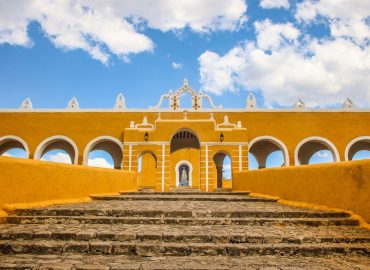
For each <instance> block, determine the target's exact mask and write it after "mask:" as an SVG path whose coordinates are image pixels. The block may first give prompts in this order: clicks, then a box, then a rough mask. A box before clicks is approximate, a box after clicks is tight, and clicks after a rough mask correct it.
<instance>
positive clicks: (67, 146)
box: [34, 135, 78, 164]
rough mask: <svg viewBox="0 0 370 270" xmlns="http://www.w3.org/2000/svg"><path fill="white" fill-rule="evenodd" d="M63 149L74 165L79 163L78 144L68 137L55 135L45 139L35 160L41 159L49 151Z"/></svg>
mask: <svg viewBox="0 0 370 270" xmlns="http://www.w3.org/2000/svg"><path fill="white" fill-rule="evenodd" d="M56 149H61V150H64V151H65V152H66V153H67V154H68V155H69V157H70V158H71V161H72V164H77V162H78V147H77V144H76V143H75V142H74V141H73V140H72V139H70V138H69V137H67V136H64V135H55V136H51V137H49V138H46V139H44V140H43V141H42V142H41V143H40V144H39V145H38V146H37V148H36V151H35V156H34V159H38V160H39V159H41V158H42V156H43V155H44V154H45V153H46V152H49V151H52V150H56Z"/></svg>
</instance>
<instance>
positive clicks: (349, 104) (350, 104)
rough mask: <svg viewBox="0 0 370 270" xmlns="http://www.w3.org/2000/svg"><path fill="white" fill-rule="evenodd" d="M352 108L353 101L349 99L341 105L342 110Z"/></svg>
mask: <svg viewBox="0 0 370 270" xmlns="http://www.w3.org/2000/svg"><path fill="white" fill-rule="evenodd" d="M353 107H355V105H354V104H353V101H352V100H351V99H350V98H346V100H345V101H344V103H343V109H347V110H349V109H352V108H353Z"/></svg>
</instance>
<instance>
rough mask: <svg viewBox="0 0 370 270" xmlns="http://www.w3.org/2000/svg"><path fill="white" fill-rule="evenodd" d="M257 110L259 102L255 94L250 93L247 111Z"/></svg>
mask: <svg viewBox="0 0 370 270" xmlns="http://www.w3.org/2000/svg"><path fill="white" fill-rule="evenodd" d="M255 109H257V100H256V97H255V96H254V94H253V93H249V94H248V97H247V110H255Z"/></svg>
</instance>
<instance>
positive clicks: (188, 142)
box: [170, 128, 200, 153]
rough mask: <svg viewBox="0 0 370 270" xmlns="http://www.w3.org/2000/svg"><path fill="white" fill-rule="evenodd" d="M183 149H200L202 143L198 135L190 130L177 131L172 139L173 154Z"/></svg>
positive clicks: (171, 150) (171, 149) (171, 148)
mask: <svg viewBox="0 0 370 270" xmlns="http://www.w3.org/2000/svg"><path fill="white" fill-rule="evenodd" d="M183 148H195V149H200V141H199V137H198V135H197V134H196V133H195V132H194V131H193V130H191V129H189V128H181V129H179V130H177V131H176V132H175V133H174V134H173V135H172V137H171V142H170V152H171V153H173V152H175V151H177V150H180V149H183Z"/></svg>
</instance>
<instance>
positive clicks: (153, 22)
mask: <svg viewBox="0 0 370 270" xmlns="http://www.w3.org/2000/svg"><path fill="white" fill-rule="evenodd" d="M246 8H247V7H246V4H245V3H244V1H243V0H231V1H230V0H221V1H217V2H214V1H213V0H204V1H196V0H191V1H189V0H183V1H166V0H158V1H155V4H153V1H150V0H144V1H135V0H125V1H113V0H111V1H99V0H95V1H94V0H89V1H86V0H76V1H72V0H69V1H67V0H66V1H51V0H14V1H0V44H1V43H8V44H11V45H20V46H31V45H32V41H31V39H30V37H29V36H28V33H27V27H28V25H29V23H30V22H32V21H37V22H38V23H39V24H40V25H41V28H42V30H43V31H44V33H45V35H46V36H47V37H48V38H49V39H50V40H51V42H52V43H53V44H54V45H55V46H56V47H58V48H62V49H64V50H75V49H82V50H85V51H86V52H88V53H89V54H90V55H91V57H93V58H94V59H97V60H99V61H101V62H103V63H108V61H109V58H110V57H111V56H112V55H116V56H118V57H120V58H122V59H123V60H126V61H127V59H128V56H129V55H130V54H136V53H141V52H144V51H151V50H153V47H154V45H153V42H152V40H151V39H150V38H149V37H147V36H146V35H144V34H142V33H140V32H139V31H140V29H143V28H145V27H150V28H154V29H159V30H161V31H177V30H182V29H184V28H185V27H189V28H190V29H192V30H193V31H195V32H209V31H216V30H234V29H236V28H238V27H239V26H240V25H241V24H242V23H243V22H244V21H245V11H246Z"/></svg>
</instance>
